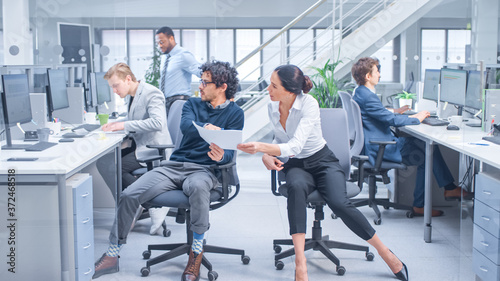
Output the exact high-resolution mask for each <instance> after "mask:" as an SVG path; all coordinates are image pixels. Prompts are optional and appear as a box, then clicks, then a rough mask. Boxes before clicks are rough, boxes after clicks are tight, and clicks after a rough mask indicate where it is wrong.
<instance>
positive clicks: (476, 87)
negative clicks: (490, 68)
mask: <svg viewBox="0 0 500 281" xmlns="http://www.w3.org/2000/svg"><path fill="white" fill-rule="evenodd" d="M485 77H486V76H485ZM483 87H484V84H483ZM465 106H467V107H470V108H473V109H477V110H479V109H482V108H483V103H482V101H481V72H480V71H477V70H471V71H469V75H468V78H467V90H466V92H465Z"/></svg>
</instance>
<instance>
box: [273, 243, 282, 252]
mask: <svg viewBox="0 0 500 281" xmlns="http://www.w3.org/2000/svg"><path fill="white" fill-rule="evenodd" d="M273 248H274V252H275V253H276V254H279V253H281V246H279V245H274V247H273Z"/></svg>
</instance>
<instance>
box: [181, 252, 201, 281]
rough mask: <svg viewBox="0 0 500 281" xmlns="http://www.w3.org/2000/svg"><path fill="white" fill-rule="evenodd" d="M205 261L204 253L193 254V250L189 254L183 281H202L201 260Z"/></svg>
mask: <svg viewBox="0 0 500 281" xmlns="http://www.w3.org/2000/svg"><path fill="white" fill-rule="evenodd" d="M202 259H203V252H201V253H199V254H197V255H196V254H195V253H193V250H191V251H190V252H189V260H188V263H187V265H186V269H184V273H182V279H181V280H182V281H198V280H200V266H201V260H202Z"/></svg>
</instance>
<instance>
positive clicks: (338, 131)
mask: <svg viewBox="0 0 500 281" xmlns="http://www.w3.org/2000/svg"><path fill="white" fill-rule="evenodd" d="M321 128H322V131H323V137H324V138H325V140H326V142H327V144H328V147H329V148H330V149H331V150H332V151H333V152H334V153H335V156H336V157H337V158H338V159H339V164H340V165H341V166H342V168H343V169H344V173H345V175H346V177H348V176H349V171H350V167H351V157H350V153H349V133H348V129H347V115H346V112H345V110H344V109H341V108H322V109H321ZM359 158H361V159H366V160H367V157H364V156H360V157H359ZM346 181H347V179H346ZM271 190H272V192H273V194H274V195H276V196H285V197H286V196H287V195H288V192H287V185H286V183H285V175H284V173H283V172H278V173H277V172H276V171H271ZM346 191H347V197H349V198H351V197H354V196H356V195H357V194H359V192H360V191H361V189H360V188H359V186H358V185H357V184H356V183H354V182H349V181H347V182H346ZM307 204H308V207H309V208H312V209H314V224H313V227H312V237H311V238H309V239H306V244H305V250H306V251H307V250H311V249H312V250H315V251H320V252H321V253H323V255H325V256H326V257H327V258H328V259H329V260H331V261H332V262H333V263H334V264H335V265H336V271H337V274H338V275H344V273H345V271H346V269H345V267H343V266H341V265H340V261H339V259H338V258H337V257H336V256H335V255H334V254H333V253H332V252H331V251H330V249H332V248H337V249H345V250H353V251H362V252H365V257H366V259H367V260H368V261H372V260H373V258H374V255H373V254H372V253H371V252H370V249H369V247H367V246H360V245H355V244H349V243H343V242H337V241H332V240H329V236H328V235H325V236H323V235H322V227H321V221H322V220H323V219H324V216H325V215H324V212H323V206H325V205H326V202H325V200H324V199H323V197H321V195H320V193H319V192H318V191H317V190H315V191H314V192H312V193H311V194H309V195H308V197H307ZM280 245H293V241H292V239H276V240H274V241H273V247H274V251H275V253H276V255H275V257H274V265H275V266H276V269H278V270H281V269H283V267H284V266H285V265H284V263H283V262H282V261H281V260H282V259H284V258H286V257H289V256H292V255H294V254H295V251H294V249H293V248H291V249H288V250H286V251H285V252H281V250H282V249H281V246H280Z"/></svg>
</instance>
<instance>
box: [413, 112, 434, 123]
mask: <svg viewBox="0 0 500 281" xmlns="http://www.w3.org/2000/svg"><path fill="white" fill-rule="evenodd" d="M429 116H431V114H430V113H429V111H425V110H424V111H420V112H419V113H417V114H413V115H410V117H411V118H417V119H418V120H419V121H420V122H422V121H424V119H425V118H427V117H429Z"/></svg>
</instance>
